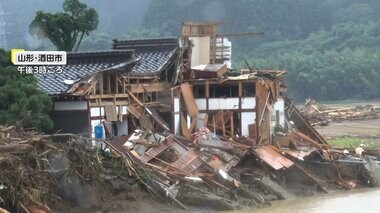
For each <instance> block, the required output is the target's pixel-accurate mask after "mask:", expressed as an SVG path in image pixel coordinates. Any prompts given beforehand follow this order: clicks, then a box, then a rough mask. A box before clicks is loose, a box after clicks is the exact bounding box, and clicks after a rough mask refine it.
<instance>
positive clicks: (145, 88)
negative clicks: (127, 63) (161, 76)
mask: <svg viewBox="0 0 380 213" xmlns="http://www.w3.org/2000/svg"><path fill="white" fill-rule="evenodd" d="M129 86H130V87H131V89H130V91H131V92H132V93H145V92H160V91H163V90H166V89H168V88H169V85H168V84H166V83H163V82H159V83H148V84H130V85H129Z"/></svg>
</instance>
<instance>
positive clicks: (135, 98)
mask: <svg viewBox="0 0 380 213" xmlns="http://www.w3.org/2000/svg"><path fill="white" fill-rule="evenodd" d="M127 93H128V94H129V95H130V97H132V98H133V100H135V101H136V103H137V104H138V105H140V106H142V107H143V106H144V104H143V103H142V102H141V101H140V100H139V99H138V98H137V97H136V96H134V95H133V94H132V93H131V91H129V90H127Z"/></svg>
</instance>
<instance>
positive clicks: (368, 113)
mask: <svg viewBox="0 0 380 213" xmlns="http://www.w3.org/2000/svg"><path fill="white" fill-rule="evenodd" d="M377 109H378V107H376V106H373V105H366V106H355V107H330V106H327V105H324V104H320V103H318V102H317V101H315V100H312V99H307V100H306V103H305V104H304V105H303V106H302V107H301V108H300V111H301V113H302V114H303V115H304V116H305V117H306V118H307V120H308V121H309V122H310V123H311V125H313V126H316V125H319V126H327V125H328V124H329V123H330V122H341V121H345V120H368V119H375V118H379V117H380V113H379V110H377Z"/></svg>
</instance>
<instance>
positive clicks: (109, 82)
mask: <svg viewBox="0 0 380 213" xmlns="http://www.w3.org/2000/svg"><path fill="white" fill-rule="evenodd" d="M106 75H107V93H108V94H111V93H112V92H111V76H110V73H109V72H107V73H106Z"/></svg>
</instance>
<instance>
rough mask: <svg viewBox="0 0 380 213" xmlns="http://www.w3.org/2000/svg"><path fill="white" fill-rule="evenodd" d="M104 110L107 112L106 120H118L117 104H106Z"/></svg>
mask: <svg viewBox="0 0 380 213" xmlns="http://www.w3.org/2000/svg"><path fill="white" fill-rule="evenodd" d="M104 111H105V114H106V120H107V121H109V122H110V121H118V119H117V113H116V106H115V105H110V106H105V107H104Z"/></svg>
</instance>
